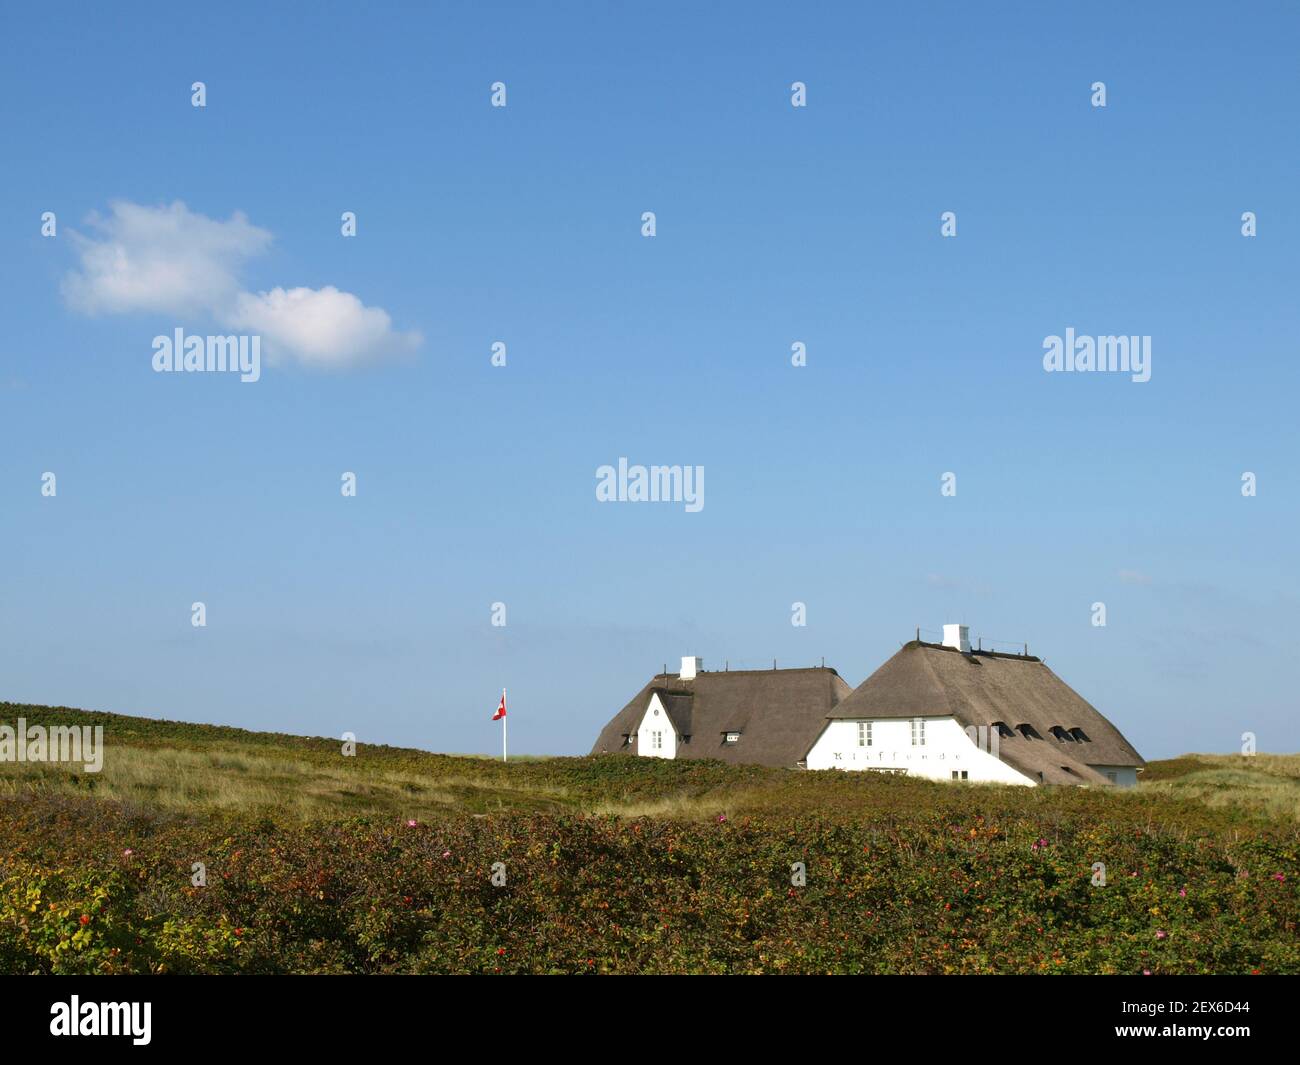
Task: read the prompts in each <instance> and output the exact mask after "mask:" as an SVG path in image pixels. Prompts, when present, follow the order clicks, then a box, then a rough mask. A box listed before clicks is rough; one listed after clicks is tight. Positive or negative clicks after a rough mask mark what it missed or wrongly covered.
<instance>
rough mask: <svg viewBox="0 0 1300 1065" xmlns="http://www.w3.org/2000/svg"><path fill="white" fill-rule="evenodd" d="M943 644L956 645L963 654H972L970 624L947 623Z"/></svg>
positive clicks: (944, 628) (946, 645) (944, 629)
mask: <svg viewBox="0 0 1300 1065" xmlns="http://www.w3.org/2000/svg"><path fill="white" fill-rule="evenodd" d="M943 645H944V646H945V647H955V648H957V650H959V651H960V652H961V653H962V654H964V655H968V654H970V626H969V625H945V626H944V627H943Z"/></svg>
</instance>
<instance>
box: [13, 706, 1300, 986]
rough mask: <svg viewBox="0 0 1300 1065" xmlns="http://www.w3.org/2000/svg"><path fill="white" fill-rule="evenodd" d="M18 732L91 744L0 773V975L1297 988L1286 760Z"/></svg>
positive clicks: (23, 709) (62, 719)
mask: <svg viewBox="0 0 1300 1065" xmlns="http://www.w3.org/2000/svg"><path fill="white" fill-rule="evenodd" d="M20 716H21V717H24V718H25V719H26V720H27V723H28V725H29V726H31V725H36V724H43V725H47V726H48V725H51V724H92V725H93V724H100V725H103V726H104V727H105V734H106V741H107V744H108V753H107V755H106V757H105V762H104V767H103V771H102V772H100V773H98V774H88V773H85V772H82V771H80V770H79V769H75V768H69V767H67V766H58V765H46V764H13V763H8V764H0V971H4V972H28V971H60V972H80V971H200V972H224V971H246V972H272V971H312V972H407V971H430V972H465V971H470V972H481V971H486V972H494V971H506V972H512V971H529V972H533V971H543V972H546V971H557V972H575V971H609V972H802V971H812V972H825V971H847V972H854V971H856V972H1142V971H1152V972H1204V971H1223V972H1251V971H1255V970H1259V971H1263V972H1300V947H1298V946H1297V935H1296V933H1297V929H1298V928H1300V897H1298V895H1297V888H1296V885H1297V883H1300V828H1298V826H1297V821H1296V811H1297V809H1298V808H1300V804H1298V803H1297V795H1298V794H1300V758H1297V757H1296V756H1267V755H1260V756H1256V757H1255V758H1252V759H1245V758H1241V757H1235V758H1234V757H1226V756H1202V755H1189V756H1185V757H1184V758H1180V759H1175V760H1172V761H1169V762H1157V763H1153V764H1152V765H1151V767H1150V769H1149V770H1148V772H1147V774H1145V777H1146V780H1147V781H1148V782H1146V783H1143V784H1142V785H1141V786H1140V787H1139V788H1137V789H1135V790H1133V791H1129V792H1115V791H1088V790H1083V789H1068V790H1065V789H1030V788H998V787H991V786H969V785H966V786H963V785H947V784H935V783H930V782H927V781H921V780H916V779H908V778H904V777H890V776H877V775H872V774H850V773H835V772H825V773H807V772H791V771H784V770H773V769H766V768H761V767H736V766H725V765H722V764H720V763H714V762H670V761H660V760H652V759H633V758H611V757H607V758H601V759H593V758H552V759H538V760H529V761H522V762H511V763H510V764H508V765H503V764H502V763H500V762H499V761H495V760H491V759H481V758H473V757H452V756H447V755H437V754H430V753H426V752H421V751H414V750H405V749H399V748H390V747H376V746H370V745H364V744H363V745H359V746H358V749H357V754H356V756H355V757H343V756H342V755H341V753H340V746H341V745H340V743H339V741H336V740H332V739H311V738H305V737H295V736H283V735H274V734H267V733H252V732H244V731H242V730H239V729H232V728H224V727H217V726H208V725H193V724H185V723H180V722H166V721H152V720H146V719H141V718H130V717H122V716H119V715H113V714H102V713H87V712H81V711H76V710H69V709H66V708H48V707H36V706H22V705H15V704H0V723H6V724H13V722H14V721H15V720H16V719H17V718H18V717H20ZM196 862H201V863H203V865H204V867H205V869H206V873H207V880H206V884H205V885H203V886H195V885H194V884H193V883H192V878H193V876H194V863H196ZM497 862H500V863H503V864H504V870H503V872H504V874H505V883H504V884H503V885H498V886H494V885H493V884H492V882H491V876H492V867H493V864H494V863H497ZM796 862H802V863H803V865H804V867H805V870H806V883H804V884H797V883H794V882H793V880H792V876H793V874H792V868H791V867H792V865H793V863H796ZM1097 862H1102V863H1104V864H1105V866H1106V883H1105V885H1104V886H1101V885H1094V883H1093V881H1094V879H1095V875H1094V863H1097ZM794 879H795V880H797V879H798V878H797V876H796V877H794Z"/></svg>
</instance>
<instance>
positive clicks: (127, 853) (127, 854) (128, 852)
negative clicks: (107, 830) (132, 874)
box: [122, 847, 135, 858]
mask: <svg viewBox="0 0 1300 1065" xmlns="http://www.w3.org/2000/svg"><path fill="white" fill-rule="evenodd" d="M134 853H135V851H133V850H132V849H131V848H130V847H127V848H126V850H124V851H123V852H122V857H123V858H129V857H131V855H132V854H134Z"/></svg>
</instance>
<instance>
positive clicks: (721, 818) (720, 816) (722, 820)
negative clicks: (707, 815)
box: [718, 814, 727, 824]
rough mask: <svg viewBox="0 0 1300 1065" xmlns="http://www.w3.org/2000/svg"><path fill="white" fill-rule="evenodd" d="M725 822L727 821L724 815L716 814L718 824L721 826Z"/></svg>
mask: <svg viewBox="0 0 1300 1065" xmlns="http://www.w3.org/2000/svg"><path fill="white" fill-rule="evenodd" d="M726 820H727V815H726V814H718V824H722V823H723V822H724V821H726Z"/></svg>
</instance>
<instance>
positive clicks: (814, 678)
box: [591, 668, 851, 766]
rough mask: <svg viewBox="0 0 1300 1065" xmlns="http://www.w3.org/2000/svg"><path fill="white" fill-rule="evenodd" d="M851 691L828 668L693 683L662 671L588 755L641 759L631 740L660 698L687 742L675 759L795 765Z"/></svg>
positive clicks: (699, 677) (699, 678)
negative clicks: (732, 736) (735, 737)
mask: <svg viewBox="0 0 1300 1065" xmlns="http://www.w3.org/2000/svg"><path fill="white" fill-rule="evenodd" d="M850 690H851V689H850V688H849V686H848V685H847V684H846V683H845V682H844V680H843V679H842V678H841V677H840V675H839V674H838V673H836V672H835V670H833V669H829V668H812V669H760V670H736V671H735V672H723V673H698V674H696V676H695V679H694V680H682V679H681V678H680V677H678V676H675V675H672V674H664V673H660V674H659V675H657V676H656V677H654V678H653V679H652V680H651V681H650V682H649V683H648V684H647V685H646V686H645V687H644V688H642V689H641V690H640V691H639V692H638V693H637V694H636V696H635V697H634V698H633V699H632V701H631V702H629V703H628V704H627V705H626V706H625V707H623V709H622V710H620V711H619V712H618V713H617V714H615V715H614V718H613V720H612V721H610V722H609V724H607V725H606V726H605V727H604V728H603V729H602V730H601V733H600V736H599V737H598V738H597V740H596V745H595V746H594V747H593V748H592V749H591V753H592V754H636V753H637V751H636V743H635V742H632V743H630V744H629V743H628V742H627V739H628V737H629V736H634V735H635V733H636V730H637V727H638V726H639V725H640V724H641V718H642V717H643V716H644V715H645V712H646V708H647V707H648V706H649V705H650V698H651V696H652V695H655V694H658V695H659V699H660V701H661V702H662V703H663V704H664V709H665V711H666V712H667V714H668V717H669V719H670V720H671V721H672V723H673V726H674V727H675V728H676V729H677V733H678V735H679V736H689V737H690V740H689V742H687V743H684V744H683V743H681V742H680V741H679V743H678V747H677V757H678V758H717V759H719V760H721V761H724V762H732V763H736V764H756V765H771V766H795V765H797V764H798V763H799V762H800V761H801V760H802V759H803V757H804V756H805V755H806V754H807V753H808V749H809V748H810V747H811V746H812V744H813V740H815V739H816V738H817V736H818V734H819V733H820V732H821V730H822V729H823V727H825V724H826V717H827V715H828V714H830V712H831V711H832V710H833V709H834V707H835V704H836V702H838V701H839V700H840V699H843V698H844V697H845V696H846V695H848V694H849V692H850ZM728 732H739V733H740V739H739V741H738V742H736V743H725V742H724V737H725V735H726V734H727V733H728Z"/></svg>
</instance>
